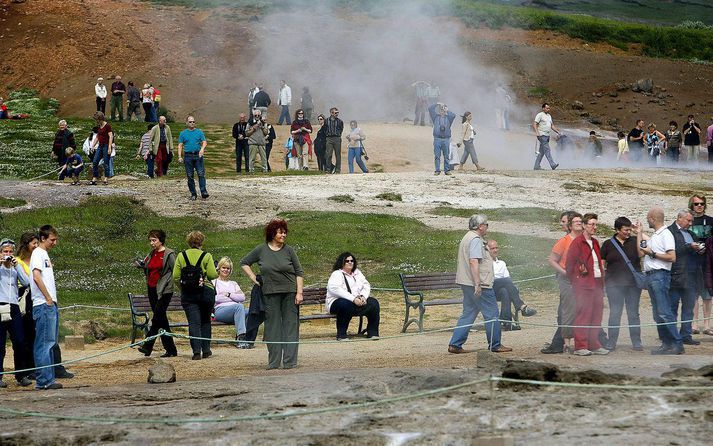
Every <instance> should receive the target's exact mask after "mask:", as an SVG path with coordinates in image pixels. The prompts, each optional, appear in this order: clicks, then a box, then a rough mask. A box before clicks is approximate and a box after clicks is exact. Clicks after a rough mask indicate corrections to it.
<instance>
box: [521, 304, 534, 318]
mask: <svg viewBox="0 0 713 446" xmlns="http://www.w3.org/2000/svg"><path fill="white" fill-rule="evenodd" d="M520 313H522V315H523V316H525V317H529V316H534V315H536V314H537V310H535V309H534V308H530V307H529V306H528V305H525V306H524V307H522V308H520Z"/></svg>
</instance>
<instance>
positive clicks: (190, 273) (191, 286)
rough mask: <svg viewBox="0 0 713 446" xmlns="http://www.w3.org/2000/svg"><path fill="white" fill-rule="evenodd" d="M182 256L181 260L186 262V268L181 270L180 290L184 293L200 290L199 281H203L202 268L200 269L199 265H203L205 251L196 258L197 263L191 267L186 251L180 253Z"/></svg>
mask: <svg viewBox="0 0 713 446" xmlns="http://www.w3.org/2000/svg"><path fill="white" fill-rule="evenodd" d="M181 254H182V255H183V260H185V262H186V266H184V267H183V268H181V279H180V283H181V290H184V291H196V290H198V289H200V288H201V286H202V284H201V279H203V268H201V263H203V257H205V254H206V253H205V251H204V252H202V253H201V256H200V257H198V262H196V264H195V265H191V262H190V260H188V256H187V255H186V251H183V252H181Z"/></svg>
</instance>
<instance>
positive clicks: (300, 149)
mask: <svg viewBox="0 0 713 446" xmlns="http://www.w3.org/2000/svg"><path fill="white" fill-rule="evenodd" d="M290 131H291V133H292V151H293V153H295V154H296V155H297V157H298V158H297V159H298V160H299V168H300V170H307V168H308V167H307V166H308V161H307V152H305V150H304V146H305V144H308V147H310V148H311V147H312V140H311V139H310V136H309V134H310V133H312V124H310V122H309V120H308V119H306V118H305V112H304V110H302V109H301V108H300V109H299V110H297V111H296V112H295V119H294V121H292V126H291V127H290ZM311 152H312V151H311V150H310V151H309V153H310V154H311Z"/></svg>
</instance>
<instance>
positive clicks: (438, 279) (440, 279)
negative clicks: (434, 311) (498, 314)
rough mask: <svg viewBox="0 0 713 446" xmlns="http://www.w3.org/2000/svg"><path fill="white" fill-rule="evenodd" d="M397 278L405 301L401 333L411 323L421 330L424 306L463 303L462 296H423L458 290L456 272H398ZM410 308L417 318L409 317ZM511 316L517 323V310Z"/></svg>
mask: <svg viewBox="0 0 713 446" xmlns="http://www.w3.org/2000/svg"><path fill="white" fill-rule="evenodd" d="M399 278H400V279H401V287H402V288H403V291H404V300H405V301H406V316H404V326H403V328H402V329H401V332H402V333H406V329H407V328H408V326H409V325H411V324H412V323H416V324H417V325H418V331H419V332H422V331H423V315H424V314H425V313H426V307H429V306H436V305H456V304H462V303H463V297H454V298H450V299H431V300H425V299H424V296H423V292H424V291H439V290H459V291H460V285H458V284H457V283H456V273H428V274H399ZM411 309H414V310H418V318H416V317H411V318H410V317H409V316H410V314H411ZM513 316H514V319H515V323H517V320H518V318H517V312H515V313H513Z"/></svg>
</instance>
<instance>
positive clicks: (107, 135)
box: [89, 112, 114, 185]
mask: <svg viewBox="0 0 713 446" xmlns="http://www.w3.org/2000/svg"><path fill="white" fill-rule="evenodd" d="M94 119H95V120H96V121H97V124H99V131H98V132H97V139H96V140H95V141H94V143H93V144H92V149H94V148H95V147H97V146H98V149H97V150H96V152H94V159H93V160H92V181H91V183H89V184H91V185H95V184H97V178H98V177H99V161H101V160H104V179H103V182H104V184H107V183H108V181H107V177H106V173H107V172H108V170H109V157H110V156H111V145H112V143H113V142H114V132H113V131H112V130H111V125H109V123H108V122H106V116H104V113H102V112H96V113H94Z"/></svg>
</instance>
